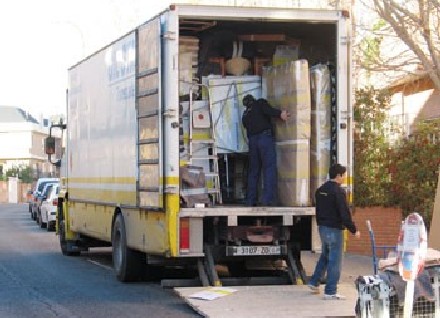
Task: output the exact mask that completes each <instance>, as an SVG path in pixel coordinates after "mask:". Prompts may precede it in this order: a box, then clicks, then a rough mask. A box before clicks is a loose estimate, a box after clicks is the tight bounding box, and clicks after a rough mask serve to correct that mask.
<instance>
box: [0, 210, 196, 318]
mask: <svg viewBox="0 0 440 318" xmlns="http://www.w3.org/2000/svg"><path fill="white" fill-rule="evenodd" d="M108 251H109V250H108V249H107V250H105V249H100V250H98V251H94V250H93V249H92V251H91V252H88V253H85V254H82V255H81V256H80V257H67V256H63V255H62V254H61V251H60V247H59V243H58V237H57V236H56V235H55V233H54V232H47V231H46V229H40V228H39V226H38V225H37V224H36V223H35V221H32V220H31V218H30V213H29V212H28V206H27V204H0V317H1V318H16V317H20V318H23V317H24V318H27V317H44V318H50V317H57V318H60V317H63V318H64V317H66V318H77V317H78V318H79V317H93V318H95V317H96V318H99V317H102V318H112V317H130V318H131V317H133V318H136V317H142V318H145V317H179V318H180V317H200V316H199V315H198V314H196V313H195V312H194V311H193V310H192V309H190V308H189V307H188V306H187V305H186V304H185V303H184V302H183V301H182V300H181V299H180V298H178V296H177V295H176V294H175V293H174V292H173V291H172V290H166V289H163V288H162V287H161V286H160V284H159V283H148V282H142V283H135V284H123V283H120V282H119V281H117V280H116V278H115V276H114V274H113V272H112V270H111V267H110V264H111V255H110V253H109V252H108Z"/></svg>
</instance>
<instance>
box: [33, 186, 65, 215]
mask: <svg viewBox="0 0 440 318" xmlns="http://www.w3.org/2000/svg"><path fill="white" fill-rule="evenodd" d="M59 181H60V179H58V178H40V179H38V181H37V184H36V185H35V189H34V191H33V192H32V199H31V201H32V202H29V212H30V213H31V218H32V220H35V221H36V220H37V216H38V214H37V212H38V197H39V196H40V195H41V192H42V191H43V189H44V186H45V185H46V184H47V183H49V182H59Z"/></svg>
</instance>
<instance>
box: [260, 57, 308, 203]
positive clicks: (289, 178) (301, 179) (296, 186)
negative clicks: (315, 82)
mask: <svg viewBox="0 0 440 318" xmlns="http://www.w3.org/2000/svg"><path fill="white" fill-rule="evenodd" d="M263 87H264V88H265V90H266V91H265V95H266V96H267V99H268V101H269V102H270V103H271V105H273V106H274V107H275V108H279V109H286V110H287V111H288V112H289V113H290V114H291V116H290V118H289V119H287V121H285V122H284V121H275V138H276V150H277V166H278V201H279V202H280V204H281V205H282V206H307V205H309V204H310V201H309V198H310V196H309V180H310V137H311V126H310V123H311V98H310V80H309V67H308V62H307V61H306V60H297V61H291V62H288V63H286V64H283V65H279V66H271V67H264V68H263Z"/></svg>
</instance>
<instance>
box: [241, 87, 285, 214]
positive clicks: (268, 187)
mask: <svg viewBox="0 0 440 318" xmlns="http://www.w3.org/2000/svg"><path fill="white" fill-rule="evenodd" d="M243 105H244V106H245V107H246V110H245V111H244V113H243V117H242V123H243V126H244V127H245V128H246V131H247V137H248V140H249V174H248V183H247V198H246V204H247V205H248V206H255V205H257V187H258V180H259V178H260V172H261V170H262V172H263V197H262V200H261V204H262V205H263V206H270V205H274V204H275V203H276V202H275V199H276V189H277V184H276V178H277V170H276V166H277V160H276V151H275V141H274V136H273V131H272V122H271V118H280V119H282V120H284V121H286V120H287V118H288V117H289V113H288V112H287V111H286V110H279V109H276V108H273V107H272V106H270V105H269V103H268V102H267V100H265V99H262V98H261V99H258V100H255V98H254V97H253V96H252V95H250V94H248V95H246V96H245V97H244V98H243Z"/></svg>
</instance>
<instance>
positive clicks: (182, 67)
mask: <svg viewBox="0 0 440 318" xmlns="http://www.w3.org/2000/svg"><path fill="white" fill-rule="evenodd" d="M198 52H199V39H198V38H196V37H194V36H181V37H180V38H179V82H180V85H179V95H181V96H182V95H188V94H189V91H190V89H191V87H192V83H193V82H194V80H195V79H196V78H197V63H198ZM196 91H197V90H196Z"/></svg>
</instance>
